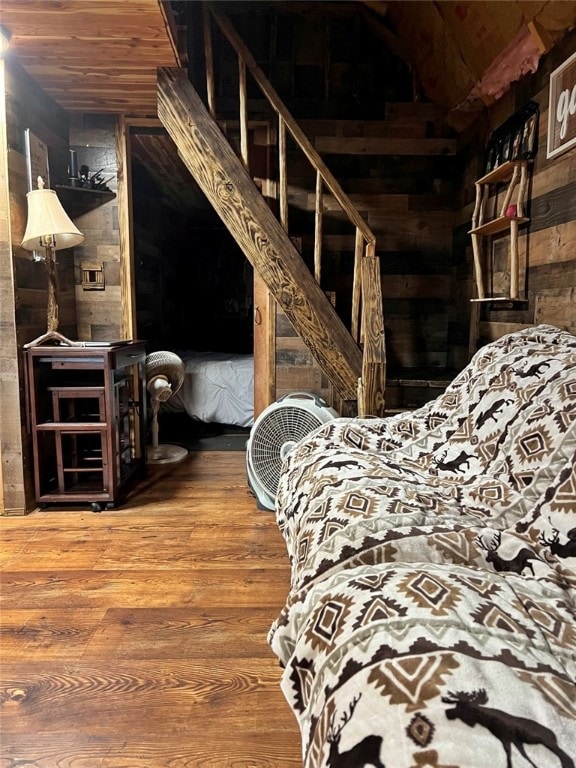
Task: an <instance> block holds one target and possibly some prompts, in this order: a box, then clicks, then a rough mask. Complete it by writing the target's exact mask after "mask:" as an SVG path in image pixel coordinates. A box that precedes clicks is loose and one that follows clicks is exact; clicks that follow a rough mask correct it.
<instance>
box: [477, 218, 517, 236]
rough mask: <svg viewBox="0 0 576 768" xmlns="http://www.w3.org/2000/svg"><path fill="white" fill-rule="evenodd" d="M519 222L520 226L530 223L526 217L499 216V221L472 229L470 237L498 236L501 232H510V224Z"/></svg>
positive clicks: (492, 220) (493, 220) (492, 221)
mask: <svg viewBox="0 0 576 768" xmlns="http://www.w3.org/2000/svg"><path fill="white" fill-rule="evenodd" d="M511 221H517V222H518V224H525V223H526V222H527V221H530V219H529V218H527V217H526V216H499V217H498V218H497V219H491V220H490V221H487V222H486V224H481V225H480V226H479V227H475V228H474V229H471V230H470V232H469V233H468V234H470V235H497V234H498V233H499V232H507V233H508V232H509V231H510V222H511Z"/></svg>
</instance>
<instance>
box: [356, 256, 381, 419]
mask: <svg viewBox="0 0 576 768" xmlns="http://www.w3.org/2000/svg"><path fill="white" fill-rule="evenodd" d="M371 245H372V244H368V246H367V249H366V251H367V254H368V255H367V256H365V257H364V258H363V259H362V262H361V263H362V296H363V302H362V328H363V338H364V350H363V357H362V381H361V386H360V387H359V392H360V393H361V396H362V403H358V410H359V412H360V413H362V414H363V415H366V416H383V415H384V406H385V400H384V393H385V389H386V341H385V337H384V322H383V315H382V278H381V276H380V259H378V258H377V257H376V256H374V255H373V254H374V249H373V247H372V248H371V247H370V246H371Z"/></svg>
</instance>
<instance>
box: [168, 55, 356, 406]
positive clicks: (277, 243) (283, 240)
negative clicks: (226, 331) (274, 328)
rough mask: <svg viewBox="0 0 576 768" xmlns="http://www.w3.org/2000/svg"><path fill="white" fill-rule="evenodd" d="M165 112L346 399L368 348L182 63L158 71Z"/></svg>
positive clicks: (247, 251) (180, 144)
mask: <svg viewBox="0 0 576 768" xmlns="http://www.w3.org/2000/svg"><path fill="white" fill-rule="evenodd" d="M158 116H159V118H160V120H161V121H162V123H163V125H164V127H165V128H166V130H167V131H168V133H169V134H170V136H171V137H172V140H173V141H174V143H175V144H176V146H177V148H178V151H179V153H180V157H181V158H182V160H183V162H184V163H185V165H186V167H187V168H188V170H189V171H190V173H191V174H192V176H193V177H194V179H195V181H196V182H197V184H198V185H199V186H200V187H201V189H202V191H203V192H204V194H205V195H206V197H207V198H208V200H209V201H210V203H211V204H212V206H213V207H214V210H215V211H216V212H217V213H218V215H219V216H220V218H221V219H222V221H223V223H224V224H225V226H226V227H227V229H228V230H229V231H230V233H231V234H232V236H233V237H234V239H235V240H236V242H237V243H238V245H239V247H240V248H241V249H242V251H243V253H244V255H245V256H246V258H247V259H248V261H249V262H250V263H251V264H252V266H253V267H254V269H256V270H257V271H258V273H259V274H260V276H261V277H262V280H263V281H264V282H265V283H266V285H267V286H268V289H269V290H270V292H271V294H272V295H273V296H274V298H275V299H276V301H277V302H278V304H279V305H280V306H281V307H282V309H283V310H284V312H285V313H286V316H287V317H288V319H289V320H290V322H291V323H292V325H293V326H294V329H295V330H296V332H297V333H298V334H299V335H300V337H301V338H302V340H303V341H304V343H305V344H306V346H307V347H308V349H309V350H310V352H311V353H312V354H313V356H314V358H315V359H316V361H317V362H318V365H319V366H320V367H321V368H322V370H323V371H324V373H325V374H326V375H327V376H328V378H329V379H330V381H331V382H332V384H333V385H334V387H335V388H336V390H337V392H338V394H339V395H340V397H341V398H342V399H343V400H348V401H350V400H356V399H357V387H358V380H359V378H360V377H361V375H362V353H361V351H360V349H359V347H358V345H357V344H356V342H355V341H354V339H353V338H352V336H351V334H350V333H349V332H348V330H347V329H346V327H345V326H344V324H343V323H342V321H341V320H340V318H339V317H338V315H337V314H336V311H335V309H334V307H333V306H332V304H331V303H330V301H329V300H328V298H327V297H326V296H325V294H324V292H323V291H322V289H321V288H320V286H319V285H318V283H317V282H316V281H315V279H314V277H313V276H312V274H311V273H310V271H309V269H308V267H307V266H306V264H305V262H304V260H303V259H302V257H301V256H300V254H299V253H298V251H297V250H296V248H295V247H294V245H293V243H292V241H291V240H290V238H289V237H288V235H287V234H286V232H285V231H284V229H283V228H282V226H281V225H280V223H279V222H278V220H277V219H276V217H275V216H274V214H273V213H272V211H271V210H270V208H269V207H268V205H267V204H266V201H265V200H264V198H263V197H262V195H261V194H260V191H259V190H258V188H257V187H256V185H255V184H254V182H253V180H252V179H251V177H250V175H249V174H248V172H247V170H246V169H245V167H244V165H243V164H242V162H241V160H240V159H239V158H238V157H237V155H236V153H235V152H234V150H233V148H232V147H231V146H230V144H229V143H228V141H227V140H226V138H225V137H224V135H223V134H222V132H221V130H220V128H219V127H218V124H217V123H216V121H215V120H214V119H213V118H212V116H211V115H210V113H209V112H208V110H207V109H206V107H205V106H204V104H203V102H202V100H201V98H200V96H199V95H198V93H197V92H196V90H195V89H194V87H193V86H192V84H191V83H190V81H189V80H188V78H187V76H186V72H185V71H184V70H182V69H168V68H162V69H160V70H159V72H158Z"/></svg>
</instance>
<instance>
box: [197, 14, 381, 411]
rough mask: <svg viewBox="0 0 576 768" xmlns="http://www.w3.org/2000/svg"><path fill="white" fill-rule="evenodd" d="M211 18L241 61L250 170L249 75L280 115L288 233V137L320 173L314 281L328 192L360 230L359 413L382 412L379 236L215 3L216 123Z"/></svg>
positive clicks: (356, 312) (354, 310)
mask: <svg viewBox="0 0 576 768" xmlns="http://www.w3.org/2000/svg"><path fill="white" fill-rule="evenodd" d="M210 17H212V18H213V19H214V21H215V22H216V24H217V25H218V27H219V29H220V31H221V32H222V34H223V35H224V36H225V38H226V39H227V40H228V42H229V43H230V45H231V46H232V48H233V49H234V51H235V52H236V55H237V57H238V93H239V124H240V156H241V159H242V162H243V163H244V166H245V167H246V169H249V156H248V98H247V82H246V75H247V71H249V72H250V74H251V75H252V78H253V80H254V82H255V83H256V84H257V85H258V87H259V89H260V91H261V93H262V94H263V95H264V97H265V98H266V99H267V101H268V103H269V104H270V106H271V107H272V109H273V110H274V111H275V112H276V114H277V117H278V169H279V178H278V202H279V219H280V224H281V226H282V227H283V228H284V230H285V231H286V232H287V233H288V183H287V149H286V134H287V132H288V133H289V134H290V136H291V137H292V139H293V140H294V142H295V143H296V144H297V146H298V147H299V148H300V150H301V151H302V152H303V154H304V156H305V157H306V158H307V160H308V162H309V163H310V165H311V166H312V168H313V169H314V171H315V176H316V185H315V210H314V277H315V279H316V281H317V282H318V283H320V278H321V272H322V237H323V212H324V191H325V189H326V190H328V192H329V193H330V194H331V195H332V196H333V198H334V199H335V200H336V201H337V203H338V205H339V206H340V209H341V210H342V211H343V212H344V214H345V215H346V216H347V218H348V221H349V222H350V223H351V224H352V225H353V227H354V228H355V247H354V273H353V283H352V304H351V323H350V333H351V335H352V337H353V339H354V341H355V342H356V343H358V344H359V345H360V347H361V349H362V377H361V379H360V381H359V382H358V411H359V414H366V413H371V414H377V415H379V414H382V413H383V410H384V390H385V381H386V349H385V338H384V315H383V306H382V288H381V282H380V267H379V259H378V257H377V256H376V237H375V235H374V233H373V232H372V230H371V229H370V227H369V226H368V225H367V224H366V222H365V221H364V220H363V218H362V216H361V215H360V213H359V212H358V210H357V209H356V207H355V206H354V204H353V203H352V202H351V200H350V199H349V197H348V196H347V195H346V193H345V192H344V190H343V189H342V187H341V186H340V184H339V183H338V181H337V180H336V178H335V177H334V176H333V174H332V173H331V171H330V170H329V169H328V167H327V166H326V164H325V163H324V161H323V160H322V158H321V157H320V155H319V154H318V152H317V151H316V149H315V148H314V146H313V145H312V143H311V142H310V140H309V139H308V137H307V136H306V134H305V133H304V132H303V130H302V129H301V128H300V126H299V125H298V123H297V121H296V120H295V119H294V117H293V116H292V115H291V113H290V111H289V110H288V108H287V107H286V105H285V104H284V103H283V101H282V99H281V98H280V96H279V95H278V93H277V92H276V90H275V89H274V88H273V86H272V85H271V83H270V82H269V80H268V78H267V77H266V75H265V74H264V72H263V71H262V69H261V68H260V67H259V66H258V64H257V63H256V60H255V59H254V57H253V56H252V54H251V52H250V50H249V49H248V48H247V46H246V45H245V43H244V42H243V40H242V39H241V38H240V37H239V35H238V34H237V33H236V31H235V29H234V28H233V26H232V24H231V23H230V21H229V20H228V19H227V18H226V17H225V16H224V15H223V14H222V13H221V12H220V11H219V10H218V9H217V7H216V6H215V5H214V4H211V3H205V5H204V42H205V57H206V88H207V101H208V109H209V111H210V113H211V115H212V117H213V118H214V119H215V120H216V98H215V79H214V61H213V49H212V34H211V23H210Z"/></svg>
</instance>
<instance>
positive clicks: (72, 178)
mask: <svg viewBox="0 0 576 768" xmlns="http://www.w3.org/2000/svg"><path fill="white" fill-rule="evenodd" d="M68 153H69V160H68V181H69V182H70V186H71V187H76V186H77V185H78V182H79V179H78V158H77V156H76V150H75V149H69V150H68Z"/></svg>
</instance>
